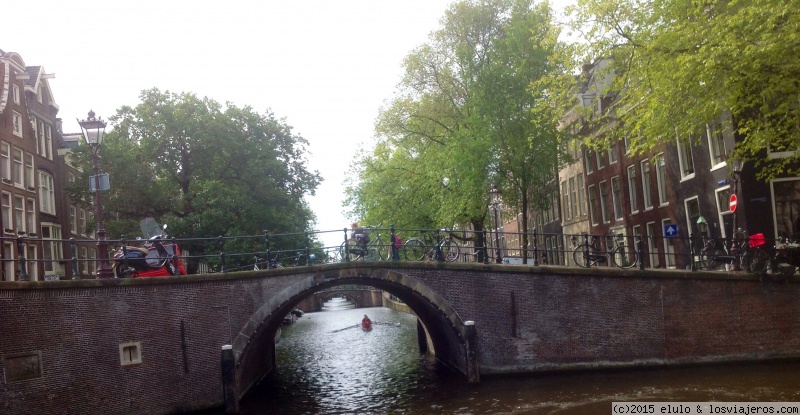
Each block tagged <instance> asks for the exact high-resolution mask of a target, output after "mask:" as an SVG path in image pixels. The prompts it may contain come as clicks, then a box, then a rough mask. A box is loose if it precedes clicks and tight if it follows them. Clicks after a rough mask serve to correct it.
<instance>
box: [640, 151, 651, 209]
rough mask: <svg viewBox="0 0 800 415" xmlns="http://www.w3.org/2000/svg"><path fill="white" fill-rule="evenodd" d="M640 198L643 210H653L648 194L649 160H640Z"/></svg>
mask: <svg viewBox="0 0 800 415" xmlns="http://www.w3.org/2000/svg"><path fill="white" fill-rule="evenodd" d="M642 198H643V199H644V210H650V209H652V208H653V196H652V195H651V194H650V160H642Z"/></svg>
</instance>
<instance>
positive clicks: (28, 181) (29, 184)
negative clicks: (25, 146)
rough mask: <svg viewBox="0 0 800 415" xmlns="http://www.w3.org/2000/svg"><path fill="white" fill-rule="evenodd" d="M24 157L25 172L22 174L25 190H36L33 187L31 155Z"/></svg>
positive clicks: (26, 154)
mask: <svg viewBox="0 0 800 415" xmlns="http://www.w3.org/2000/svg"><path fill="white" fill-rule="evenodd" d="M24 157H25V172H24V173H25V174H24V176H25V177H24V181H25V188H26V189H27V190H36V186H35V185H34V182H35V178H34V171H35V169H34V168H33V154H28V153H25V155H24Z"/></svg>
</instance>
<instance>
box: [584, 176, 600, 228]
mask: <svg viewBox="0 0 800 415" xmlns="http://www.w3.org/2000/svg"><path fill="white" fill-rule="evenodd" d="M586 191H587V193H589V217H590V219H591V220H592V225H597V209H599V207H598V206H597V192H595V191H594V185H589V187H588V188H586Z"/></svg>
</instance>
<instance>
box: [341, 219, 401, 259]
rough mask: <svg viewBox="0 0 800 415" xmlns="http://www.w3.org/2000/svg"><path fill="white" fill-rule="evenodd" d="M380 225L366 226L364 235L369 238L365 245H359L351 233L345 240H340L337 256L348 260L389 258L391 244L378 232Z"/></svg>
mask: <svg viewBox="0 0 800 415" xmlns="http://www.w3.org/2000/svg"><path fill="white" fill-rule="evenodd" d="M379 226H380V225H378V226H367V227H365V228H364V229H366V235H367V237H368V238H369V242H367V244H366V246H359V244H358V243H357V241H356V239H355V238H354V237H353V236H352V235H351V237H350V239H348V240H347V242H342V245H341V246H340V247H339V258H341V259H342V260H350V261H362V260H363V261H386V260H388V259H389V255H390V250H391V245H390V244H389V243H388V242H386V240H384V237H383V235H382V234H381V233H380V230H381V229H380V228H379ZM348 251H349V252H348Z"/></svg>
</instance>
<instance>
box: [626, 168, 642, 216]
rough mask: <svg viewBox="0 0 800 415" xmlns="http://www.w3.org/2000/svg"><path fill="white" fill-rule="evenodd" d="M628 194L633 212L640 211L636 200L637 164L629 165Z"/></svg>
mask: <svg viewBox="0 0 800 415" xmlns="http://www.w3.org/2000/svg"><path fill="white" fill-rule="evenodd" d="M628 194H629V196H630V202H631V214H634V213H637V212H639V205H638V203H637V202H636V165H631V166H628Z"/></svg>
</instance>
